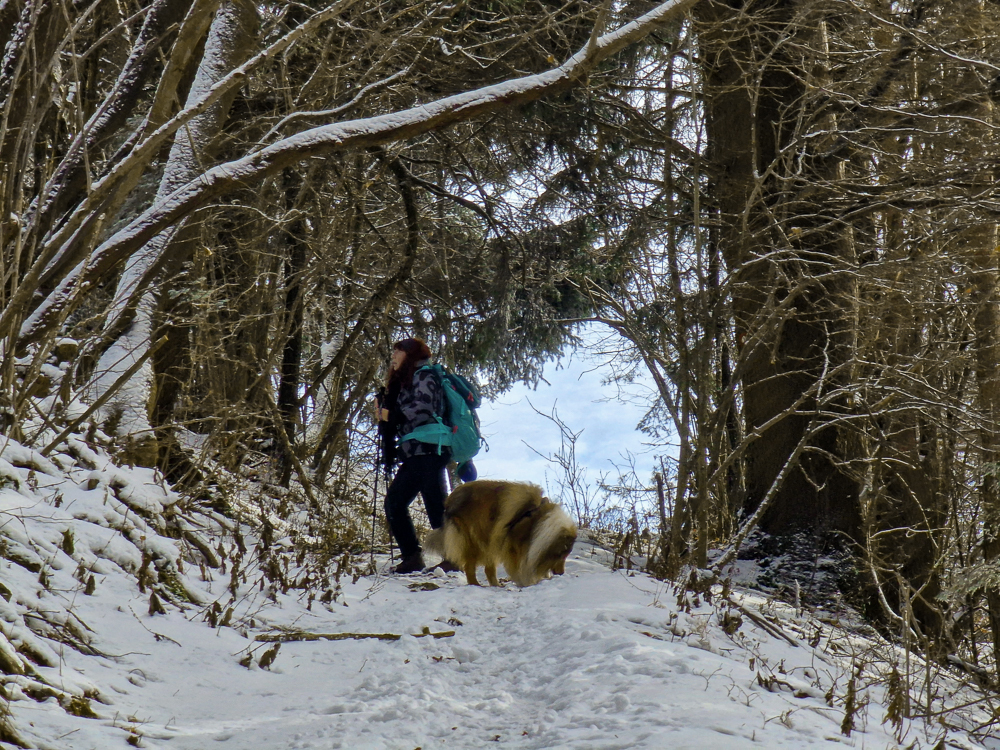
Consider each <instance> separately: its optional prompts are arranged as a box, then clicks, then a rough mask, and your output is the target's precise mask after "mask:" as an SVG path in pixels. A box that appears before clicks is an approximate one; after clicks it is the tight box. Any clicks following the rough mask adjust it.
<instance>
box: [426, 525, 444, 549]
mask: <svg viewBox="0 0 1000 750" xmlns="http://www.w3.org/2000/svg"><path fill="white" fill-rule="evenodd" d="M424 549H425V550H427V551H428V552H435V553H437V554H439V555H444V526H442V527H441V528H440V529H434V530H433V531H432V532H430V533H429V534H428V535H427V536H425V537H424Z"/></svg>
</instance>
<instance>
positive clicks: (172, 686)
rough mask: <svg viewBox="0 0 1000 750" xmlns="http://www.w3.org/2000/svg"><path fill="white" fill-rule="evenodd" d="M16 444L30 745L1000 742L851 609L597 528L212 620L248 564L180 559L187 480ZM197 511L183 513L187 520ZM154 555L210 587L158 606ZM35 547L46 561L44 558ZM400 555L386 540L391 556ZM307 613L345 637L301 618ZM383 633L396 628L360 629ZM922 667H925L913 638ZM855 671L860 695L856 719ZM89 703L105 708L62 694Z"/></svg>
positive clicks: (2, 511) (11, 618)
mask: <svg viewBox="0 0 1000 750" xmlns="http://www.w3.org/2000/svg"><path fill="white" fill-rule="evenodd" d="M9 445H10V446H11V449H10V451H9V454H10V455H11V456H12V457H13V458H16V459H18V460H13V459H12V460H13V463H11V464H7V465H6V468H4V467H0V474H3V476H4V477H6V481H5V482H0V485H3V488H2V489H0V529H2V531H3V536H2V539H3V540H6V541H5V543H6V544H8V545H9V546H8V547H7V549H6V552H5V554H7V555H8V559H3V560H0V581H3V583H4V587H3V588H0V594H3V593H4V592H6V594H5V595H4V596H3V598H2V600H0V610H2V611H0V626H2V628H3V631H2V632H3V634H4V637H5V638H6V639H7V640H6V641H3V643H8V644H13V645H14V646H17V645H18V644H23V643H25V639H27V640H29V641H31V642H32V643H34V645H35V650H36V651H38V652H39V654H40V656H39V658H41V659H42V660H43V661H45V664H41V665H36V666H35V668H34V669H35V672H36V675H35V676H36V677H37V678H38V680H44V682H45V683H47V684H48V685H50V686H51V685H54V686H56V690H55V691H54V692H53V694H52V695H51V696H49V697H48V698H47V699H45V700H41V701H39V700H37V699H38V698H39V697H42V698H44V697H45V695H44V693H43V694H42V695H39V689H38V686H39V684H40V683H39V682H38V681H37V680H35V681H32V679H29V677H30V675H14V676H11V675H8V676H6V677H2V675H0V679H2V681H3V682H4V683H5V690H6V692H7V695H8V696H9V697H10V699H11V700H10V701H9V703H6V704H4V703H0V706H3V707H4V708H9V712H10V718H11V720H12V723H13V726H14V727H15V728H16V729H17V731H18V732H19V734H20V737H21V739H22V741H23V742H24V743H25V744H28V745H31V746H35V747H39V748H53V749H56V748H58V749H67V748H68V749H70V750H106V749H107V748H116V747H122V748H124V747H128V746H129V745H131V746H138V747H148V748H169V749H171V750H206V749H207V748H218V749H219V750H225V749H226V748H232V749H233V750H237V749H238V750H284V749H286V748H287V749H288V750H292V749H293V748H296V749H299V748H373V749H374V748H399V749H400V750H413V749H414V748H422V750H431V749H432V748H484V747H493V743H496V744H497V745H498V746H502V747H510V748H580V749H582V748H594V749H597V748H601V749H608V750H610V749H611V748H623V749H624V748H658V749H659V748H665V747H669V748H678V749H679V748H757V747H765V748H771V747H773V748H778V747H784V748H812V747H830V746H834V745H843V746H847V747H855V748H896V747H899V748H903V747H906V748H910V747H913V748H919V747H923V748H931V747H935V746H938V747H953V748H1000V738H997V737H996V736H993V737H990V736H988V735H985V736H984V734H983V733H982V732H981V733H980V734H979V735H978V736H977V737H978V741H974V740H973V739H972V738H971V735H970V734H969V733H968V732H963V731H961V730H960V728H959V727H958V724H960V723H962V722H965V723H966V728H967V729H968V728H970V727H972V726H974V725H975V723H976V722H977V721H979V722H988V720H989V717H988V716H986V715H980V716H978V717H977V716H976V714H975V713H974V709H972V712H971V713H967V714H964V715H960V714H954V713H953V714H949V715H948V717H947V720H948V723H949V726H943V725H942V724H940V723H938V722H936V721H932V722H930V723H929V724H925V723H924V722H922V721H919V720H914V721H904V722H903V724H902V725H901V727H899V728H898V730H897V728H896V727H894V726H893V725H892V723H891V722H885V723H883V720H884V719H885V718H886V713H887V709H886V705H887V703H888V700H889V697H888V696H887V695H886V693H885V689H884V687H883V686H884V684H885V680H884V674H885V672H886V670H888V669H889V668H890V667H891V664H890V663H889V662H886V661H884V659H885V658H886V657H885V655H886V654H889V655H890V656H889V657H888V658H889V659H890V660H891V659H892V656H891V655H892V654H893V653H894V652H893V650H892V649H890V648H889V647H888V646H885V645H884V644H883V645H882V646H881V647H880V648H878V649H876V648H875V646H874V643H875V642H874V640H873V639H872V638H870V637H868V638H863V637H861V636H860V635H858V634H857V633H856V632H854V634H853V635H852V631H851V630H849V629H845V628H843V627H841V626H840V625H839V624H838V622H837V621H836V619H835V618H833V617H830V616H826V617H818V616H816V615H815V614H814V615H810V614H807V613H801V612H796V611H795V610H794V609H793V608H792V607H789V606H787V605H781V604H776V603H771V602H767V601H766V600H765V599H764V598H762V597H760V596H759V595H756V594H753V593H750V592H737V593H734V594H733V599H734V600H735V601H736V602H738V603H739V606H740V607H742V611H741V610H740V609H739V608H738V607H734V606H731V605H729V604H726V603H725V602H724V601H723V600H722V599H721V594H720V587H719V586H716V587H715V589H714V595H713V597H712V600H711V601H706V599H705V598H704V596H703V595H702V596H696V595H695V594H694V593H691V592H686V593H685V592H680V591H678V590H677V589H675V588H674V586H673V584H670V583H664V582H661V581H657V580H655V579H652V578H650V577H648V576H646V575H644V574H641V573H629V572H627V571H624V570H617V571H616V570H612V569H611V567H610V564H609V562H610V559H611V555H609V554H608V553H607V552H606V551H605V550H604V549H603V548H602V547H600V546H599V545H597V544H596V542H594V541H593V540H592V539H591V537H589V535H584V536H583V537H582V538H581V540H580V541H579V542H578V544H577V547H576V549H575V550H574V553H573V555H572V556H571V558H570V560H569V561H568V564H567V571H566V575H565V576H561V577H556V578H553V579H550V580H546V581H543V582H541V583H540V584H538V585H537V586H534V587H531V588H527V589H517V588H516V587H514V586H513V584H509V583H508V584H506V585H505V586H504V587H502V588H500V589H490V588H476V587H470V586H467V585H466V583H465V579H464V575H462V574H450V575H446V574H444V573H441V572H440V571H438V572H437V573H436V574H435V573H426V574H421V575H414V576H404V577H395V576H385V575H379V576H368V577H358V578H357V579H356V580H354V581H353V582H352V580H351V579H350V578H349V577H343V578H342V579H341V581H340V583H341V591H340V594H339V595H338V596H337V597H336V598H335V600H334V601H332V602H330V603H328V604H321V603H320V602H319V601H313V602H312V604H311V607H307V602H306V601H303V600H302V599H301V598H299V597H297V596H296V595H295V592H294V590H293V591H291V592H289V593H288V594H281V593H280V592H278V591H274V592H268V591H267V589H266V588H265V590H264V591H263V592H262V591H261V590H260V589H259V588H258V587H257V586H255V585H254V583H255V581H254V579H253V577H252V576H251V577H250V579H249V584H248V585H247V586H244V587H243V588H242V589H241V590H240V598H239V602H238V603H237V604H236V605H235V607H234V613H233V614H232V616H231V618H230V620H229V625H228V626H221V625H220V626H219V627H215V628H213V627H211V626H210V625H209V624H208V623H207V622H206V609H205V606H204V605H205V604H207V603H209V602H213V601H220V602H221V603H222V607H223V609H225V608H228V606H229V585H230V581H229V574H228V573H225V572H223V571H222V570H221V569H215V570H211V569H206V570H204V571H202V570H201V568H200V567H199V566H197V565H195V564H192V563H191V562H190V561H189V562H188V563H186V564H185V563H184V562H183V561H181V562H178V561H179V560H180V559H181V555H180V551H179V550H181V549H182V548H183V547H184V546H185V544H184V543H183V541H182V540H178V539H168V538H166V537H164V536H159V535H158V534H159V533H161V532H160V530H159V528H158V527H159V526H160V525H162V524H158V523H157V519H162V518H163V517H169V516H170V513H171V509H172V508H173V506H174V505H175V504H177V503H178V500H179V499H178V498H177V496H176V495H173V494H172V493H170V492H169V490H167V489H165V488H164V487H163V486H162V484H161V483H159V482H158V481H156V477H155V476H154V475H153V474H152V473H151V472H149V470H145V469H128V468H115V467H112V466H110V465H108V464H105V465H100V463H99V460H98V459H99V458H100V457H99V456H97V455H96V454H92V455H91V456H90V458H91V459H92V460H90V461H89V462H88V463H89V465H76V466H75V467H73V468H66V467H67V465H68V464H69V463H71V461H72V459H71V458H70V457H69V456H67V455H66V454H60V455H58V456H55V457H53V461H48V462H46V461H45V460H44V459H43V458H42V457H40V456H34V457H33V456H32V455H31V454H30V452H28V453H27V454H24V453H23V451H24V450H25V449H20V448H18V447H17V446H15V445H14V444H9ZM15 449H16V450H15ZM84 450H85V449H84V448H83V446H82V445H78V446H77V452H78V454H80V453H82V452H84ZM17 451H22V453H20V454H18V453H17ZM15 454H17V455H15ZM5 455H7V454H5ZM32 461H33V462H34V465H35V466H36V468H28V464H30V463H31V462H32ZM56 462H58V465H61V466H63V467H64V468H63V469H59V468H58V465H57V463H56ZM15 463H20V464H23V465H22V466H21V467H17V466H14V464H15ZM42 469H47V470H48V471H49V472H50V473H48V474H46V473H45V472H44V471H43V470H42ZM61 471H65V474H64V475H61V474H60V472H61ZM144 514H145V518H144ZM184 519H186V520H184ZM178 520H182V521H183V523H178ZM195 521H197V519H196V518H195V517H194V516H193V515H191V514H187V515H185V514H183V513H181V514H179V515H177V516H175V518H174V522H173V526H174V527H175V531H174V536H175V537H176V536H177V531H176V528H188V527H189V525H190V524H191V523H194V522H195ZM67 529H73V532H74V536H73V538H74V540H75V541H74V543H73V544H68V543H67V534H66V531H67ZM203 533H207V532H204V530H203ZM219 538H221V537H217V538H215V539H213V540H212V542H211V546H212V547H213V548H214V547H215V545H216V541H217V540H218V539H219ZM17 540H20V541H17ZM11 545H13V546H11ZM15 546H16V549H15ZM144 552H145V555H144V554H143V553H144ZM230 552H231V550H230ZM15 553H17V554H16V555H15ZM190 553H191V550H188V554H190ZM251 553H252V549H251ZM10 556H14V557H18V556H19V557H18V559H21V561H22V563H23V564H17V563H14V562H11V561H10ZM145 558H150V559H152V560H153V562H154V563H155V566H156V567H157V568H158V569H159V573H158V576H159V579H160V582H161V588H160V589H159V590H160V591H161V592H162V593H164V594H165V596H166V595H167V594H168V593H169V592H168V591H167V590H166V589H164V588H163V587H162V583H163V582H164V581H167V582H168V583H169V582H170V581H173V582H174V583H170V585H171V586H173V589H174V590H175V591H178V590H179V589H178V588H177V587H178V585H179V586H180V587H181V588H182V589H184V590H186V595H187V596H186V598H187V600H193V601H196V602H201V604H194V603H192V601H186V600H185V597H182V596H175V597H173V603H172V604H171V603H170V601H169V597H168V601H167V602H166V614H156V615H150V614H149V609H150V589H149V588H147V590H146V591H141V590H140V588H139V585H138V579H137V574H138V570H137V569H141V567H142V561H143V560H144V559H145ZM248 559H249V557H248ZM31 561H34V562H35V563H37V564H40V565H42V572H41V573H40V572H38V571H35V570H30V569H29V568H30V566H29V567H25V564H27V563H28V562H31ZM389 564H390V561H389V560H387V559H385V558H381V559H379V560H378V567H379V569H380V570H382V571H385V570H386V569H387V568H388V566H389ZM81 565H82V566H83V567H82V568H81ZM84 569H85V570H84ZM86 571H93V574H94V578H95V581H94V583H93V584H91V585H90V586H87V585H86V584H85V581H86V580H87V579H88V577H89V575H90V574H89V573H88V572H86ZM230 572H231V568H230ZM43 574H44V575H43ZM43 579H44V580H43ZM88 589H89V590H90V591H91V593H90V594H87V593H86V591H87V590H88ZM269 593H273V599H269V597H268V594H269ZM299 594H300V596H301V592H299ZM41 611H46V612H49V613H50V614H51V613H56V614H57V615H59V616H58V617H56V618H55V619H57V620H59V619H60V618H61V621H63V622H68V623H70V624H72V623H73V622H76V623H78V625H77V626H75V630H73V632H85V634H86V635H87V636H88V637H89V639H90V644H91V647H92V649H93V650H94V651H96V652H98V655H84V654H83V653H81V652H80V651H78V650H74V649H73V648H71V647H69V646H68V645H66V643H68V642H72V640H73V639H72V638H68V637H67V636H66V634H65V633H63V634H62V635H60V633H58V632H52V631H51V630H48V631H47V630H46V628H45V627H44V626H41V625H40V624H39V621H38V613H39V612H41ZM53 616H54V617H55V615H53ZM727 630H728V631H729V632H730V633H731V635H727V632H726V631H727ZM305 633H308V634H313V635H321V636H322V635H325V636H330V635H342V636H344V637H343V638H342V639H339V640H325V639H320V640H294V639H296V638H301V637H303V634H305ZM380 634H381V635H386V636H400V637H399V638H398V639H395V640H384V639H379V638H373V637H363V636H371V635H380ZM268 637H271V638H274V637H284V638H286V639H292V640H286V641H285V642H284V643H282V644H281V645H280V648H279V649H278V650H277V652H275V651H274V645H273V644H272V642H270V641H266V640H261V639H262V638H268ZM32 639H33V640H32ZM2 640H3V639H0V641H2ZM0 645H2V644H0ZM8 648H9V646H8ZM876 652H877V653H880V654H882V655H883V657H882V658H883V662H882V663H881V664H880V663H877V662H876V660H875V659H874V656H873V655H874V654H875V653H876ZM852 653H853V654H854V655H855V657H856V658H855V659H853V660H852V658H851V655H852ZM248 655H249V656H250V657H251V658H250V659H249V660H248V659H247V656H248ZM0 656H2V654H0ZM271 658H273V661H271V663H270V665H269V666H265V667H263V668H262V667H261V666H260V664H261V663H262V662H263V663H264V664H265V665H267V662H268V660H269V659H271ZM862 660H863V661H864V667H863V668H861V669H860V670H859V669H858V666H859V665H860V664H861V663H862ZM241 662H243V664H247V665H249V666H243V665H241ZM904 663H905V662H904V659H903V657H902V656H900V657H899V666H900V667H901V668H902V666H903V665H904ZM911 667H912V669H913V673H914V674H917V673H919V671H920V665H919V663H918V662H917V661H916V660H915V658H913V659H912V661H911ZM852 675H854V676H855V677H856V680H855V687H856V691H855V692H856V697H855V703H856V704H857V705H858V706H860V708H859V709H858V711H857V713H856V715H855V716H854V727H855V728H854V730H853V731H852V732H851V733H850V735H849V736H848V735H845V734H844V732H843V728H844V718H845V700H846V697H847V694H848V682H849V680H850V679H851V677H852ZM59 691H62V692H59ZM934 691H935V694H936V699H937V703H936V704H935V709H940V708H941V707H943V705H945V702H946V701H947V702H950V704H951V705H954V704H957V703H960V702H962V701H963V700H966V699H969V698H970V696H969V695H968V694H964V693H963V692H962V691H961V689H959V688H957V687H955V686H954V685H952V684H951V682H950V681H949V680H947V679H944V678H940V679H939V680H938V681H937V682H936V683H935V685H934ZM29 696H32V697H29ZM71 696H76V698H77V701H76V703H74V702H73V701H72V700H71V699H70V697H71ZM971 698H975V696H971ZM81 705H84V706H89V708H90V709H91V710H92V711H93V714H95V715H96V717H93V718H87V717H86V716H85V715H84V716H77V715H74V714H73V713H71V712H68V711H67V710H66V708H67V707H74V706H75V707H76V708H77V709H79V708H80V706H81ZM76 713H83V714H86V713H87V711H79V710H77V711H76ZM2 720H3V712H2V711H0V722H2ZM0 736H2V735H0ZM942 741H944V742H945V744H943V745H938V743H939V742H942ZM0 747H3V748H4V749H5V750H6V749H7V748H12V747H14V745H11V744H5V743H4V742H2V741H0Z"/></svg>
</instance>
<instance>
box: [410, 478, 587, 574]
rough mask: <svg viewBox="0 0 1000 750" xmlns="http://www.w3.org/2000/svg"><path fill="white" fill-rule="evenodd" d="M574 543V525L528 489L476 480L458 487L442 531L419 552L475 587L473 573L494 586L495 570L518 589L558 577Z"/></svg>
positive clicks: (447, 506) (557, 508)
mask: <svg viewBox="0 0 1000 750" xmlns="http://www.w3.org/2000/svg"><path fill="white" fill-rule="evenodd" d="M575 541H576V525H575V524H574V523H573V521H572V519H570V517H569V516H568V515H566V512H565V511H564V510H563V509H562V508H561V507H560V506H559V505H557V504H556V503H553V502H552V501H550V500H549V499H548V498H547V497H544V496H543V495H542V490H541V488H540V487H537V486H535V485H533V484H524V483H520V482H499V481H495V480H490V479H480V480H479V481H476V482H468V483H466V484H463V485H460V486H459V487H458V488H456V489H455V491H454V492H452V493H451V494H450V495H449V496H448V499H447V500H445V506H444V526H442V527H441V528H440V529H437V530H435V531H432V532H431V533H430V534H428V535H427V538H426V539H425V540H424V546H425V547H426V548H427V549H428V550H431V551H433V552H437V553H438V554H440V555H443V556H444V557H445V558H446V559H447V560H450V561H451V562H452V563H454V564H456V565H458V566H459V567H460V568H461V569H462V570H463V571H465V577H466V579H468V581H469V585H470V586H478V585H479V581H478V579H477V578H476V568H477V567H478V566H480V565H484V566H485V567H486V578H487V579H488V580H489V582H490V585H491V586H499V585H500V582H499V581H498V580H497V564H498V563H503V566H504V568H505V569H506V571H507V575H509V576H510V577H511V580H513V581H514V582H515V583H516V584H517V585H518V586H531V585H532V584H535V583H538V582H539V581H540V580H542V579H543V578H546V577H547V576H548V575H549V574H550V573H554V574H555V575H562V574H563V573H564V572H565V565H566V558H567V556H569V553H570V551H571V550H572V549H573V543H574V542H575Z"/></svg>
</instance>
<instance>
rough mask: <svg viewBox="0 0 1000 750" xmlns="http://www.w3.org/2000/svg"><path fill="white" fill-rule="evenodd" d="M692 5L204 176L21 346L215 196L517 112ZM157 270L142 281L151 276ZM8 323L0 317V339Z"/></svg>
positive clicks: (676, 3) (42, 316) (119, 241)
mask: <svg viewBox="0 0 1000 750" xmlns="http://www.w3.org/2000/svg"><path fill="white" fill-rule="evenodd" d="M696 2H697V0H670V2H665V3H661V4H659V5H658V6H656V7H655V8H654V9H652V10H651V11H649V12H648V13H646V14H645V15H643V16H641V17H640V18H637V19H636V20H634V21H632V22H631V23H628V24H626V25H624V26H622V27H620V28H619V29H617V30H615V31H613V32H610V33H608V34H604V35H602V36H600V37H598V38H597V39H596V41H590V42H588V44H587V45H586V46H585V47H584V49H582V50H580V51H579V52H577V53H576V54H575V55H573V56H572V57H570V58H569V59H568V60H567V61H566V62H565V63H563V64H562V65H560V66H558V67H557V68H554V69H551V70H548V71H545V72H543V73H539V74H535V75H529V76H523V77H521V78H516V79H513V80H509V81H505V82H502V83H499V84H495V85H492V86H486V87H483V88H480V89H476V90H474V91H470V92H465V93H462V94H456V95H454V96H449V97H445V98H443V99H439V100H437V101H434V102H430V103H428V104H421V105H419V106H416V107H412V108H410V109H407V110H403V111H400V112H392V113H389V114H385V115H380V116H376V117H369V118H363V119H358V120H351V121H348V122H344V123H334V124H329V125H323V126H320V127H315V128H312V129H310V130H306V131H304V132H302V133H298V134H296V135H293V136H290V137H288V138H285V139H282V140H280V141H278V142H276V143H274V144H272V145H270V146H267V147H265V148H263V149H261V150H260V151H257V152H255V153H252V154H249V155H247V156H245V157H243V158H241V159H237V160H234V161H231V162H228V163H225V164H220V165H218V166H216V167H213V168H212V169H209V170H207V171H205V172H204V173H203V174H201V175H199V176H198V177H197V178H196V179H194V180H192V181H191V182H189V183H187V184H186V185H184V186H182V187H180V188H178V189H177V190H176V191H174V192H173V193H172V194H171V195H169V196H167V197H165V198H164V199H163V200H162V201H158V202H157V203H155V204H154V205H153V206H151V207H150V208H149V209H148V210H147V211H145V212H144V213H143V214H142V215H140V216H139V217H138V218H136V219H135V220H134V221H132V222H131V223H130V224H129V225H128V226H126V227H124V228H123V229H121V230H120V231H119V232H117V233H116V234H114V235H113V236H112V237H110V238H109V239H108V240H107V241H105V242H104V243H103V244H102V245H100V246H99V247H98V248H97V249H96V250H95V251H94V252H93V254H92V255H91V256H90V257H89V258H88V259H87V260H85V261H82V262H81V263H80V264H78V265H77V267H76V268H75V269H74V270H73V271H72V272H71V273H70V274H69V275H68V276H67V278H66V279H64V280H63V281H62V283H61V284H60V285H59V286H58V288H56V289H55V290H54V291H53V292H52V293H51V294H50V295H48V296H47V297H46V298H45V299H44V300H43V301H42V302H41V304H40V305H39V306H38V307H37V308H36V309H35V310H34V312H33V313H32V314H31V315H30V316H29V317H28V318H27V319H26V320H25V322H24V324H23V325H22V327H21V332H20V338H19V342H20V344H22V345H23V344H26V343H29V342H31V341H33V340H36V339H37V338H38V337H39V336H41V335H42V334H43V333H45V332H46V331H48V330H50V329H51V328H52V327H53V326H55V325H58V323H59V321H60V320H62V319H63V317H64V316H65V314H66V313H67V312H68V311H69V309H70V306H71V304H72V302H71V301H72V300H73V299H74V297H76V294H74V290H76V289H78V288H80V287H82V286H85V285H91V284H93V283H94V282H95V281H96V280H98V279H100V278H102V277H104V276H105V275H106V274H108V273H110V272H111V271H112V270H113V269H114V268H115V267H116V266H117V265H118V264H120V263H121V262H122V261H124V260H125V259H126V258H128V257H129V256H130V255H131V254H132V253H133V252H135V251H136V250H137V249H138V248H140V247H142V246H143V245H144V244H145V243H147V242H148V241H149V240H150V239H151V238H152V237H154V236H156V235H157V234H158V233H160V232H162V231H163V230H165V229H167V228H168V227H171V226H173V225H175V224H176V223H177V222H179V221H181V220H182V219H183V218H184V217H186V216H189V215H190V214H191V213H192V212H193V211H196V210H197V209H199V208H201V207H203V206H205V205H207V204H208V203H210V202H211V201H213V200H215V199H216V198H218V197H219V196H220V195H223V194H225V193H228V192H229V191H231V190H234V189H237V188H240V187H244V186H246V185H248V184H253V183H255V182H257V181H259V180H260V179H261V178H263V177H265V176H267V175H271V174H274V173H275V172H277V171H278V170H280V169H282V168H284V167H286V166H288V165H290V164H293V163H295V162H298V161H301V160H302V159H305V158H309V157H316V156H322V155H325V154H330V153H334V152H337V151H343V150H348V149H360V148H370V147H372V146H378V145H381V144H385V143H390V142H395V141H401V140H405V139H408V138H412V137H414V136H418V135H421V134H423V133H427V132H430V131H432V130H436V129H440V128H443V127H447V126H449V125H452V124H455V123H458V122H462V121H466V120H469V119H472V118H474V117H477V116H479V115H482V114H486V113H489V112H496V111H499V110H501V109H504V108H507V107H512V106H520V105H523V104H527V103H528V102H531V101H535V100H537V99H539V98H542V97H544V96H547V95H550V94H552V93H555V92H558V91H562V90H565V89H567V88H570V87H572V86H574V85H578V84H579V83H580V82H582V81H583V80H584V79H585V78H586V76H587V75H588V73H589V72H590V71H591V70H593V69H594V67H595V66H596V65H598V64H599V63H600V62H602V61H603V60H606V59H607V58H609V57H611V56H612V55H614V54H616V53H617V52H619V51H621V50H622V49H624V48H625V47H627V46H628V45H630V44H633V43H635V42H637V41H639V40H640V39H642V38H643V37H645V36H646V35H648V34H649V33H651V32H652V31H654V30H655V29H657V28H659V27H661V26H662V25H663V24H665V23H669V22H671V21H673V20H674V19H676V18H678V17H679V16H681V15H682V14H683V13H685V12H686V11H687V10H688V9H690V8H691V7H692V6H693V5H694V4H695V3H696ZM157 270H158V266H157V265H156V264H154V265H153V266H152V267H151V268H150V270H149V273H148V275H147V279H145V280H144V281H148V278H149V277H151V275H152V274H155V273H156V271H157ZM5 322H6V321H3V319H2V318H0V332H2V330H3V329H4V328H5V326H4V325H3V324H4V323H5Z"/></svg>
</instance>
